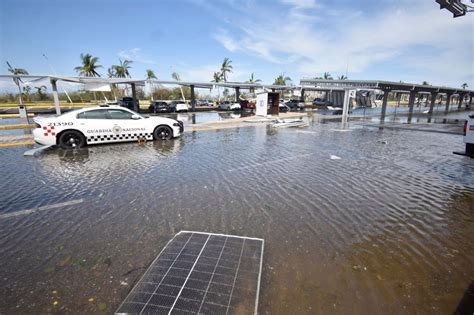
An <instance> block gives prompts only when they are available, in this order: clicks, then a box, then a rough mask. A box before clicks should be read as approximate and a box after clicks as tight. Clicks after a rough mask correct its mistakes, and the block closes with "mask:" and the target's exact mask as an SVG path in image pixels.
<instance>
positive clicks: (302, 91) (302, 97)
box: [301, 89, 305, 103]
mask: <svg viewBox="0 0 474 315" xmlns="http://www.w3.org/2000/svg"><path fill="white" fill-rule="evenodd" d="M304 92H305V90H304V89H301V101H302V102H303V103H304Z"/></svg>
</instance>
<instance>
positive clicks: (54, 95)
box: [50, 79, 61, 115]
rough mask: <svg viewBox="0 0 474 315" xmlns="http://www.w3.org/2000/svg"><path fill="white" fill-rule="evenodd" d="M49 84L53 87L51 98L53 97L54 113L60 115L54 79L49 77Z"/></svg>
mask: <svg viewBox="0 0 474 315" xmlns="http://www.w3.org/2000/svg"><path fill="white" fill-rule="evenodd" d="M50 81H51V86H52V88H53V99H54V107H55V108H56V115H61V107H59V95H58V87H57V85H56V80H53V79H51V80H50Z"/></svg>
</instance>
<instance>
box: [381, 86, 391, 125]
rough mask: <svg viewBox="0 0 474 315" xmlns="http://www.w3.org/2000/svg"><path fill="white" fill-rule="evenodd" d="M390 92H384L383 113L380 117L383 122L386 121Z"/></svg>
mask: <svg viewBox="0 0 474 315" xmlns="http://www.w3.org/2000/svg"><path fill="white" fill-rule="evenodd" d="M389 93H390V90H384V91H383V100H382V113H381V115H380V119H381V120H385V113H386V112H387V101H388V94H389Z"/></svg>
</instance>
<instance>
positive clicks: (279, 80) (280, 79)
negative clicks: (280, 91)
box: [273, 73, 291, 85]
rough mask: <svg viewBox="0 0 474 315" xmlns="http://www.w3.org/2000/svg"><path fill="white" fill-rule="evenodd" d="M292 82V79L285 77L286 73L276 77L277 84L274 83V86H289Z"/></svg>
mask: <svg viewBox="0 0 474 315" xmlns="http://www.w3.org/2000/svg"><path fill="white" fill-rule="evenodd" d="M289 82H291V78H290V77H287V76H285V74H284V73H282V74H280V75H279V76H278V77H276V79H275V82H273V84H274V85H287V83H289Z"/></svg>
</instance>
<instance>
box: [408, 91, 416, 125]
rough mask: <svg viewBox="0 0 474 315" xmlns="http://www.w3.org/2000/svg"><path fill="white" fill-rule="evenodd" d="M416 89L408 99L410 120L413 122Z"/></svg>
mask: <svg viewBox="0 0 474 315" xmlns="http://www.w3.org/2000/svg"><path fill="white" fill-rule="evenodd" d="M415 96H416V91H410V97H409V99H408V122H411V118H412V116H413V106H415Z"/></svg>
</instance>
